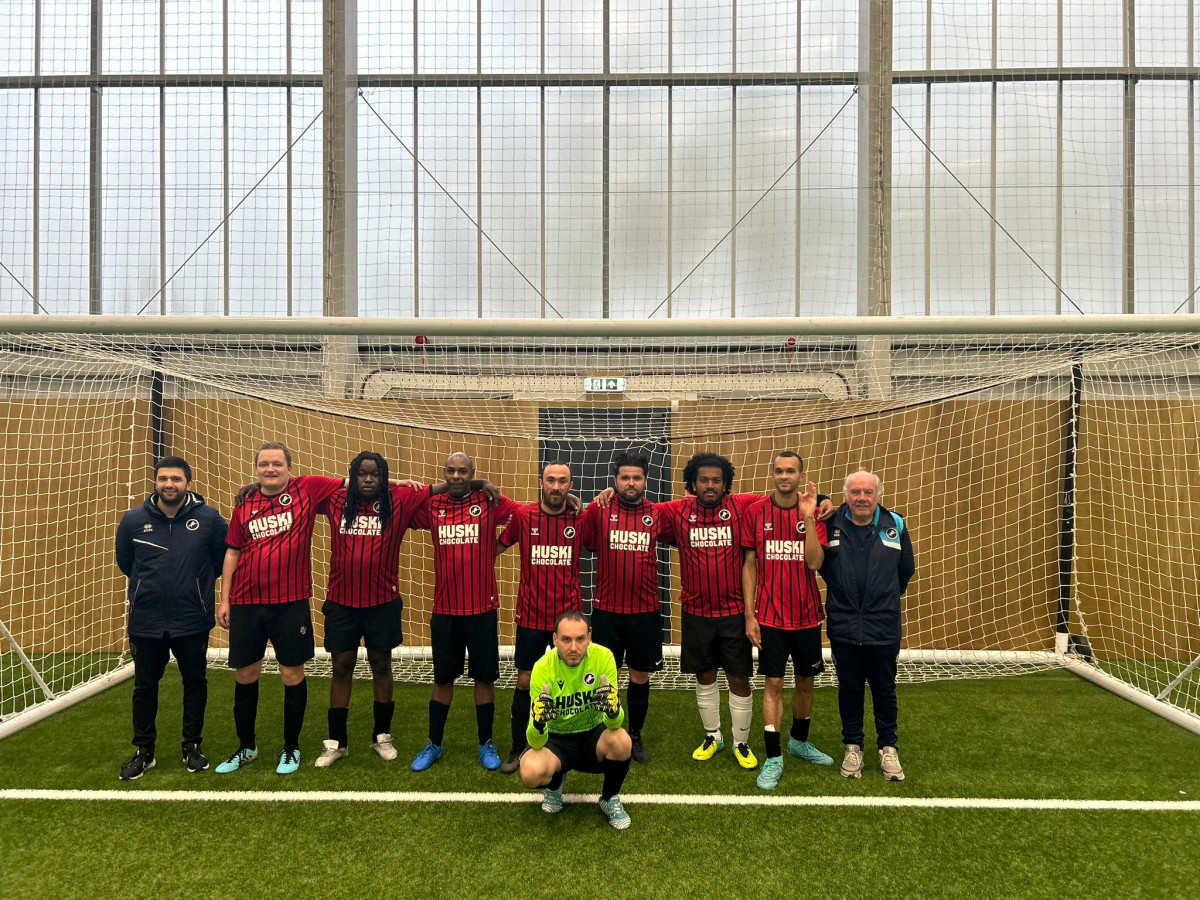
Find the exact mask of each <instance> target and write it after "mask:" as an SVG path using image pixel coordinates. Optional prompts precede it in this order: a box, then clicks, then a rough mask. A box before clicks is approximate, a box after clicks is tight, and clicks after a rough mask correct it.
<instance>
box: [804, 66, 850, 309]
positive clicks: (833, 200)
mask: <svg viewBox="0 0 1200 900" xmlns="http://www.w3.org/2000/svg"><path fill="white" fill-rule="evenodd" d="M852 91H853V88H851V87H847V86H837V87H811V88H810V87H806V88H805V89H804V90H803V91H802V92H801V94H800V152H801V154H802V155H801V157H800V315H802V316H839V315H840V316H845V315H855V314H856V312H857V310H858V299H857V297H858V276H857V274H856V269H855V265H856V262H855V261H856V260H857V259H858V236H857V235H858V225H857V222H858V150H857V143H856V141H857V140H858V103H857V102H856V101H855V100H854V99H852ZM847 100H849V101H850V102H849V103H847V102H846V101H847ZM843 106H844V108H843ZM826 126H828V128H826ZM822 129H826V130H825V133H824V134H821V131H822ZM818 135H820V137H818Z"/></svg>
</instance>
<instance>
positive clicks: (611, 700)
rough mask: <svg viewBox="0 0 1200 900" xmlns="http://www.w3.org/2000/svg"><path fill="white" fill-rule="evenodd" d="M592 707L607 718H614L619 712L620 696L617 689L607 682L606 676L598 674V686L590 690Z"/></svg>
mask: <svg viewBox="0 0 1200 900" xmlns="http://www.w3.org/2000/svg"><path fill="white" fill-rule="evenodd" d="M592 709H595V710H598V711H599V712H602V713H604V715H605V716H606V717H607V718H609V719H615V718H616V717H617V716H619V715H620V714H621V698H620V697H619V696H618V695H617V689H616V688H614V687H613V686H612V685H611V684H609V683H608V678H606V677H605V676H604V675H601V676H600V686H599V687H598V688H596V690H595V691H593V692H592Z"/></svg>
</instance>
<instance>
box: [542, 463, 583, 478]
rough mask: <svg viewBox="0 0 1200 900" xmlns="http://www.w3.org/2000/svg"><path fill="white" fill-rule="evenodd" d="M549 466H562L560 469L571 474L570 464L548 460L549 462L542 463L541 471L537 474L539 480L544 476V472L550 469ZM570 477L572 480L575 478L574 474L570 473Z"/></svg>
mask: <svg viewBox="0 0 1200 900" xmlns="http://www.w3.org/2000/svg"><path fill="white" fill-rule="evenodd" d="M551 466H562V467H563V468H564V469H566V470H567V471H568V472H571V464H570V463H568V462H563V461H562V460H561V459H552V460H550V461H549V462H544V463H542V471H541V472H539V473H538V478H541V477H542V476H543V475H545V474H546V470H547V469H548V468H550V467H551ZM571 477H572V478H574V477H575V473H574V472H571Z"/></svg>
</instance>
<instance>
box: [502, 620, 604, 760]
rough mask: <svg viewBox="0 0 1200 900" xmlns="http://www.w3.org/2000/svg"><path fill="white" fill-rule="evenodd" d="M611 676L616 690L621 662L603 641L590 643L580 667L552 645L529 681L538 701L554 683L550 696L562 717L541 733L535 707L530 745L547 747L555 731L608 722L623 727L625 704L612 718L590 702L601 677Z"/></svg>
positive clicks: (527, 732)
mask: <svg viewBox="0 0 1200 900" xmlns="http://www.w3.org/2000/svg"><path fill="white" fill-rule="evenodd" d="M601 675H603V676H604V677H606V678H607V679H608V683H609V684H611V685H612V686H613V689H614V690H615V689H616V686H617V661H616V659H614V658H613V655H612V651H611V650H609V649H608V648H607V647H601V646H600V645H599V644H590V645H589V646H588V649H587V654H586V655H585V656H584V657H583V659H581V660H580V661H579V665H577V666H573V667H572V666H568V665H567V664H566V663H565V662H563V661H562V658H561V657H559V655H558V650H556V649H554V648H553V647H551V648H550V649H549V650H548V651H546V654H545V655H544V656H543V657H542V658H541V659H539V660H538V661H537V662H536V663H534V665H533V674H532V676H531V680H530V682H529V692H530V693H531V694H532V695H533V698H534V699H535V700H536V699H537V696H538V695H539V694H540V693H541V692H542V688H543V687H544V686H545V685H547V684H548V685H550V696H551V697H553V698H554V705H555V707H557V709H558V718H557V719H553V720H551V721H550V722H547V723H546V732H545V733H539V732H538V730H537V729H536V728H534V727H533V710H532V708H531V709H530V712H529V724H528V725H527V726H526V728H525V736H526V737H527V738H528V740H529V746H530V747H532V748H533V749H535V750H538V749H541V748H542V747H544V746H546V736H547V735H548V734H549V733H550V732H553V733H555V734H578V733H580V732H582V731H591V730H592V729H593V728H595V727H596V726H597V725H600V724H604V725H607V726H608V727H609V728H619V727H620V725H621V723H622V722H624V721H625V707H624V705H622V706H621V712H620V715H618V716H617V717H616V718H615V719H609V718H606V717H605V716H604V714H603V713H601V712H600V711H599V710H595V709H592V708H591V706H589V705H588V703H589V701H590V700H591V697H592V693H593V692H594V691H595V690H596V688H597V687H599V686H600V676H601Z"/></svg>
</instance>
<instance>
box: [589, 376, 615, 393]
mask: <svg viewBox="0 0 1200 900" xmlns="http://www.w3.org/2000/svg"><path fill="white" fill-rule="evenodd" d="M583 389H584V391H585V392H586V393H589V394H620V393H623V392H624V391H625V379H624V378H614V377H611V376H608V375H606V376H604V377H603V378H601V377H599V376H597V377H593V378H585V379H583Z"/></svg>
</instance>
